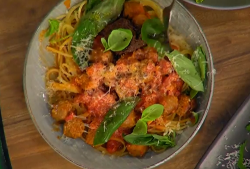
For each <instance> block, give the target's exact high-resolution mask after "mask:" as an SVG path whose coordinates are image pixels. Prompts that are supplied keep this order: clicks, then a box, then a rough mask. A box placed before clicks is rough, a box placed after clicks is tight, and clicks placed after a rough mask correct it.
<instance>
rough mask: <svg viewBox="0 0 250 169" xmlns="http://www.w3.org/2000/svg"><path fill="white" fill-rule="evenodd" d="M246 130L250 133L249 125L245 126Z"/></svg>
mask: <svg viewBox="0 0 250 169" xmlns="http://www.w3.org/2000/svg"><path fill="white" fill-rule="evenodd" d="M246 129H247V131H248V132H250V124H248V125H247V127H246Z"/></svg>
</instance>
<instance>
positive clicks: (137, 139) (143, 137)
mask: <svg viewBox="0 0 250 169" xmlns="http://www.w3.org/2000/svg"><path fill="white" fill-rule="evenodd" d="M124 140H125V141H127V142H128V143H130V144H135V145H154V143H152V141H153V140H154V137H153V136H152V135H151V134H133V133H132V134H129V135H126V136H125V137H124Z"/></svg>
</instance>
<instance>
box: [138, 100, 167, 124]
mask: <svg viewBox="0 0 250 169" xmlns="http://www.w3.org/2000/svg"><path fill="white" fill-rule="evenodd" d="M163 110H164V106H163V105H161V104H153V105H151V106H149V107H147V108H146V109H145V110H144V111H143V112H142V116H141V120H143V121H145V122H148V121H153V120H155V119H157V118H158V117H160V116H161V115H162V113H163Z"/></svg>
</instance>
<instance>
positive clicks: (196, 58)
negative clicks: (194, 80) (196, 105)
mask: <svg viewBox="0 0 250 169" xmlns="http://www.w3.org/2000/svg"><path fill="white" fill-rule="evenodd" d="M191 60H192V62H193V64H194V67H195V69H196V71H197V72H198V74H199V76H200V77H201V80H202V81H204V80H205V78H206V66H207V64H206V55H205V53H204V51H203V50H202V47H201V46H199V47H197V49H196V50H195V51H194V53H193V55H192V57H191ZM197 94H198V91H195V90H194V89H192V90H191V91H190V97H191V99H193V98H194V97H195V96H196V95H197Z"/></svg>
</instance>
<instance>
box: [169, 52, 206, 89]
mask: <svg viewBox="0 0 250 169" xmlns="http://www.w3.org/2000/svg"><path fill="white" fill-rule="evenodd" d="M166 55H167V57H168V58H169V60H170V61H171V63H172V65H173V67H174V69H175V71H176V72H177V74H178V75H179V76H180V78H181V79H182V80H183V81H184V82H185V83H187V84H188V85H189V86H190V87H191V88H192V89H194V90H196V91H202V92H203V91H204V87H203V83H202V80H201V78H200V76H199V73H198V72H197V70H196V69H195V66H194V64H193V62H192V61H191V60H190V59H188V58H187V57H185V56H184V55H183V54H181V53H180V52H178V51H176V50H174V51H173V52H171V53H166Z"/></svg>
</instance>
